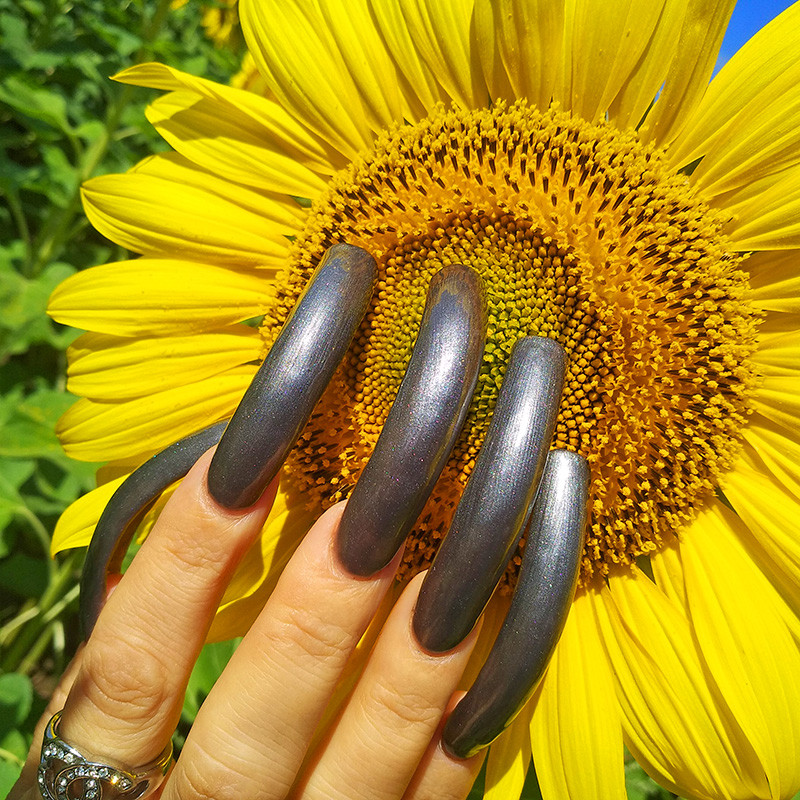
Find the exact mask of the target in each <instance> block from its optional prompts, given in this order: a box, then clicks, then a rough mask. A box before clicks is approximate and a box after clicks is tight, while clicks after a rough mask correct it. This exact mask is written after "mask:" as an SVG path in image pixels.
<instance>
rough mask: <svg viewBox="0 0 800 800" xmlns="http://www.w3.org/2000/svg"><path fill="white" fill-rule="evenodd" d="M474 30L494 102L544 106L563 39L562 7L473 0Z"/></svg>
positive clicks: (522, 0)
mask: <svg viewBox="0 0 800 800" xmlns="http://www.w3.org/2000/svg"><path fill="white" fill-rule="evenodd" d="M474 28H475V34H476V37H477V43H478V53H479V54H480V58H481V63H482V65H483V73H484V76H485V78H486V83H487V85H488V87H489V94H490V95H491V97H492V99H493V100H496V99H498V98H503V99H505V100H507V101H509V102H514V101H515V100H516V99H517V98H519V97H525V98H527V99H528V102H529V103H531V104H533V105H536V106H538V107H539V108H547V107H548V105H550V98H551V97H552V96H553V86H554V85H555V80H556V73H557V69H558V63H559V60H560V56H561V48H562V46H563V39H564V34H563V31H564V8H563V5H562V4H561V3H552V2H548V0H533V2H530V1H526V0H477V2H476V3H475V21H474Z"/></svg>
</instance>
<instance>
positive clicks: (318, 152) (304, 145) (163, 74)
mask: <svg viewBox="0 0 800 800" xmlns="http://www.w3.org/2000/svg"><path fill="white" fill-rule="evenodd" d="M114 80H116V81H120V83H130V84H133V85H134V86H147V87H149V88H151V89H162V90H166V91H180V90H182V89H183V90H187V91H191V92H194V93H195V94H197V95H198V96H199V97H202V98H204V99H206V100H210V101H212V102H213V103H214V105H215V106H216V107H218V108H219V115H220V116H221V117H226V118H229V119H232V120H235V121H236V122H237V124H241V125H242V127H243V129H244V131H247V132H250V133H254V132H256V131H260V134H259V139H260V140H261V143H262V146H263V147H264V148H266V149H267V150H269V151H270V152H274V153H276V154H279V155H283V156H285V157H286V158H287V160H289V161H296V162H297V163H299V164H301V165H303V166H304V167H306V168H307V169H309V170H311V171H312V172H316V173H319V174H320V175H330V174H332V173H333V172H334V171H335V170H336V169H339V168H340V167H343V166H344V165H345V161H344V160H342V158H341V154H339V153H337V152H335V151H333V150H331V148H330V147H328V146H327V144H326V143H324V142H323V141H322V140H321V139H319V138H318V137H317V136H315V135H314V134H313V133H311V131H309V130H308V128H306V127H305V126H303V125H302V124H300V123H299V122H297V120H295V119H294V118H293V117H292V116H291V115H290V114H288V113H287V111H286V109H284V108H283V107H282V106H281V105H280V104H279V103H276V102H275V101H273V100H268V99H266V98H265V97H261V96H259V95H257V94H255V93H253V92H249V91H245V90H242V89H234V88H231V87H230V86H223V85H222V84H219V83H214V82H213V81H209V80H205V79H204V78H196V77H195V76H194V75H188V74H187V73H185V72H181V71H180V70H177V69H173V68H172V67H167V66H165V65H164V64H153V63H149V64H140V65H139V66H136V67H130V68H129V69H126V70H123V71H122V72H120V73H117V74H116V75H115V76H114ZM334 156H335V157H336V160H333V161H332V157H334ZM290 169H293V167H290Z"/></svg>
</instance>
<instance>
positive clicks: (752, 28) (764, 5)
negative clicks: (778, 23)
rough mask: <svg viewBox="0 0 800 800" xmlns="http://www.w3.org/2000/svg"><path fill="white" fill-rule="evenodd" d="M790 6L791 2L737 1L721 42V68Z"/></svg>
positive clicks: (718, 63) (789, 0) (765, 0)
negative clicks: (761, 29) (759, 31)
mask: <svg viewBox="0 0 800 800" xmlns="http://www.w3.org/2000/svg"><path fill="white" fill-rule="evenodd" d="M790 5H792V2H791V0H739V2H738V3H737V4H736V8H735V9H734V12H733V16H732V17H731V21H730V24H729V25H728V31H727V33H726V34H725V39H724V41H723V42H722V49H721V50H720V54H719V60H718V61H717V68H719V67H721V66H722V65H723V64H724V63H725V62H726V61H727V60H728V59H729V58H730V57H731V56H732V55H733V54H734V53H735V52H736V51H737V50H738V49H739V48H740V47H741V46H742V45H743V44H744V43H745V42H746V41H747V40H748V39H749V38H750V37H751V36H752V35H753V34H754V33H755V32H756V31H757V30H759V29H760V28H763V27H764V25H765V24H766V23H767V22H769V21H770V20H771V19H772V18H773V17H777V16H778V14H780V13H781V11H783V10H784V9H787V8H788V7H789V6H790Z"/></svg>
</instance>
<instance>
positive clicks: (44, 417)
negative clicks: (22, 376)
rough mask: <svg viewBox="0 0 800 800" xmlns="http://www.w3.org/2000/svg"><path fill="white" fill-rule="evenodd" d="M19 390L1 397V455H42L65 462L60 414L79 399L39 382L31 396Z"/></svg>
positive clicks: (16, 456)
mask: <svg viewBox="0 0 800 800" xmlns="http://www.w3.org/2000/svg"><path fill="white" fill-rule="evenodd" d="M20 395H21V393H20V392H19V391H16V392H12V393H10V394H8V395H6V396H5V397H4V398H2V399H0V424H1V425H2V426H3V437H2V440H0V457H6V458H38V457H42V456H47V457H50V458H54V459H56V460H58V461H62V462H65V463H72V462H67V461H66V456H65V455H64V451H63V450H62V448H61V444H60V443H59V441H58V438H57V437H56V434H55V424H56V422H57V421H58V418H59V417H60V416H61V415H62V414H63V413H64V412H65V411H66V410H67V409H68V408H69V407H70V406H71V405H72V404H73V403H74V402H75V397H74V396H73V395H71V394H68V393H67V392H64V391H61V390H59V389H51V388H50V387H48V386H41V385H40V386H39V387H38V388H37V389H36V390H35V391H34V392H32V393H31V394H29V395H28V396H27V397H21V396H20Z"/></svg>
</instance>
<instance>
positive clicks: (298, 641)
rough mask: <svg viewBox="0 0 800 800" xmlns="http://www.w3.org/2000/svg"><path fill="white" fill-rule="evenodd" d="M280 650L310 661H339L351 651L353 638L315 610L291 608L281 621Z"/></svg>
mask: <svg viewBox="0 0 800 800" xmlns="http://www.w3.org/2000/svg"><path fill="white" fill-rule="evenodd" d="M277 639H278V642H279V644H278V647H279V648H281V649H283V648H285V649H286V650H287V651H288V653H289V654H291V655H294V656H295V657H300V658H304V659H308V660H310V661H313V662H316V661H328V660H332V659H337V658H339V657H341V656H342V655H343V654H345V653H347V652H348V651H349V647H350V644H351V639H352V637H351V635H350V634H349V633H348V631H347V630H346V629H345V628H343V627H342V626H341V625H339V624H337V623H336V622H333V621H331V620H326V619H322V618H321V617H320V616H319V614H317V613H316V612H314V611H310V610H308V609H303V608H288V607H287V609H286V611H285V613H284V614H283V615H282V617H281V618H280V619H279V620H278V634H277Z"/></svg>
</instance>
